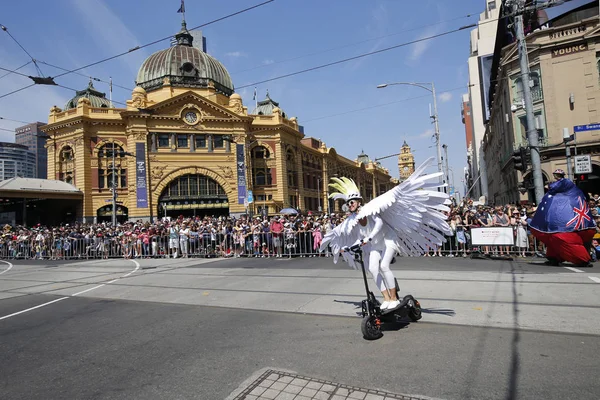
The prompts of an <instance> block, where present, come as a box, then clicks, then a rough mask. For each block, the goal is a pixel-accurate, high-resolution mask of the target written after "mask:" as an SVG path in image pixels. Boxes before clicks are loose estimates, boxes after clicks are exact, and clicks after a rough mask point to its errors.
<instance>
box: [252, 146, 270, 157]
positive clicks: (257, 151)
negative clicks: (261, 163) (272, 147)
mask: <svg viewBox="0 0 600 400" xmlns="http://www.w3.org/2000/svg"><path fill="white" fill-rule="evenodd" d="M252 157H253V158H256V159H262V158H270V157H271V154H270V153H269V149H267V148H266V147H265V146H256V147H255V148H253V149H252Z"/></svg>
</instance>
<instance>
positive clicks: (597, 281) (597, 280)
mask: <svg viewBox="0 0 600 400" xmlns="http://www.w3.org/2000/svg"><path fill="white" fill-rule="evenodd" d="M588 278H590V279H591V280H593V281H594V282H596V283H600V278H597V277H595V276H588Z"/></svg>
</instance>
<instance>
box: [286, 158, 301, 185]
mask: <svg viewBox="0 0 600 400" xmlns="http://www.w3.org/2000/svg"><path fill="white" fill-rule="evenodd" d="M285 164H286V171H287V178H288V186H289V187H291V188H297V187H298V166H297V165H296V155H295V154H294V152H293V151H292V150H291V149H288V150H287V151H286V153H285Z"/></svg>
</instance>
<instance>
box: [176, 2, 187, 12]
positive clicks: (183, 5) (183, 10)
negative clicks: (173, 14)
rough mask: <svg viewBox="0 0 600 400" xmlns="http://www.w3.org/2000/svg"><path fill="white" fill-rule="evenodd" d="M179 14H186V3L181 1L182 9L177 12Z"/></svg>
mask: <svg viewBox="0 0 600 400" xmlns="http://www.w3.org/2000/svg"><path fill="white" fill-rule="evenodd" d="M177 12H178V13H185V3H184V2H183V0H181V7H179V10H177Z"/></svg>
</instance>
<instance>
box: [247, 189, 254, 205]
mask: <svg viewBox="0 0 600 400" xmlns="http://www.w3.org/2000/svg"><path fill="white" fill-rule="evenodd" d="M247 198H248V203H254V195H253V194H252V190H248V197H247Z"/></svg>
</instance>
